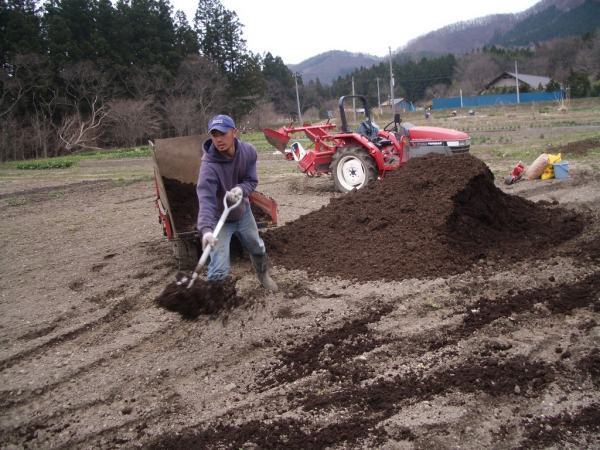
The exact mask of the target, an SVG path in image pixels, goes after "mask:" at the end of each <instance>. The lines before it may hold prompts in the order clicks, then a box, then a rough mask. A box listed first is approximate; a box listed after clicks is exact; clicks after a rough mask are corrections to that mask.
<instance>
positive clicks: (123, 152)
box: [73, 145, 152, 159]
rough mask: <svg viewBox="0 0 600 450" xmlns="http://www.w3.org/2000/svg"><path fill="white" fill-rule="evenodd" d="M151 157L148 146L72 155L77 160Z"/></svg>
mask: <svg viewBox="0 0 600 450" xmlns="http://www.w3.org/2000/svg"><path fill="white" fill-rule="evenodd" d="M151 155H152V150H151V149H150V147H149V146H147V145H145V146H142V147H135V148H121V149H116V150H98V151H94V152H85V153H78V154H76V155H73V157H75V158H77V159H120V158H147V157H149V156H151Z"/></svg>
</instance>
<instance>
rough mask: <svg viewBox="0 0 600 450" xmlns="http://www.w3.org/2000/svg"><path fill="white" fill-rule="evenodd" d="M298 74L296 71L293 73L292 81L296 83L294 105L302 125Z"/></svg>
mask: <svg viewBox="0 0 600 450" xmlns="http://www.w3.org/2000/svg"><path fill="white" fill-rule="evenodd" d="M299 75H300V74H299V73H298V72H295V73H294V82H295V83H296V105H297V106H298V120H299V121H300V125H302V123H303V121H302V111H301V110H300V95H299V94H298V76H299Z"/></svg>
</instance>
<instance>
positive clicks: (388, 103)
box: [381, 97, 408, 106]
mask: <svg viewBox="0 0 600 450" xmlns="http://www.w3.org/2000/svg"><path fill="white" fill-rule="evenodd" d="M402 102H406V100H404V98H403V97H402V98H395V99H394V105H397V104H399V103H402ZM406 103H408V102H406ZM381 106H390V101H389V100H386V101H385V102H383V103H382V104H381Z"/></svg>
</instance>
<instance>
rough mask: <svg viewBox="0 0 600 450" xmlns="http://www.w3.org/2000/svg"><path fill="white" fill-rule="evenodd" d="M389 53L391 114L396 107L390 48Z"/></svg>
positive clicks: (390, 48)
mask: <svg viewBox="0 0 600 450" xmlns="http://www.w3.org/2000/svg"><path fill="white" fill-rule="evenodd" d="M388 49H389V51H390V108H391V110H392V114H394V113H395V112H396V105H395V104H394V72H393V71H392V47H388Z"/></svg>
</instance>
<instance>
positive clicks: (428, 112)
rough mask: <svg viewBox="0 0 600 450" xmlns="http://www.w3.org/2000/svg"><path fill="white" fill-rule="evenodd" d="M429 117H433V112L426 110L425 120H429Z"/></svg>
mask: <svg viewBox="0 0 600 450" xmlns="http://www.w3.org/2000/svg"><path fill="white" fill-rule="evenodd" d="M429 116H431V110H430V109H429V108H427V109H426V110H425V118H426V119H429Z"/></svg>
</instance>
